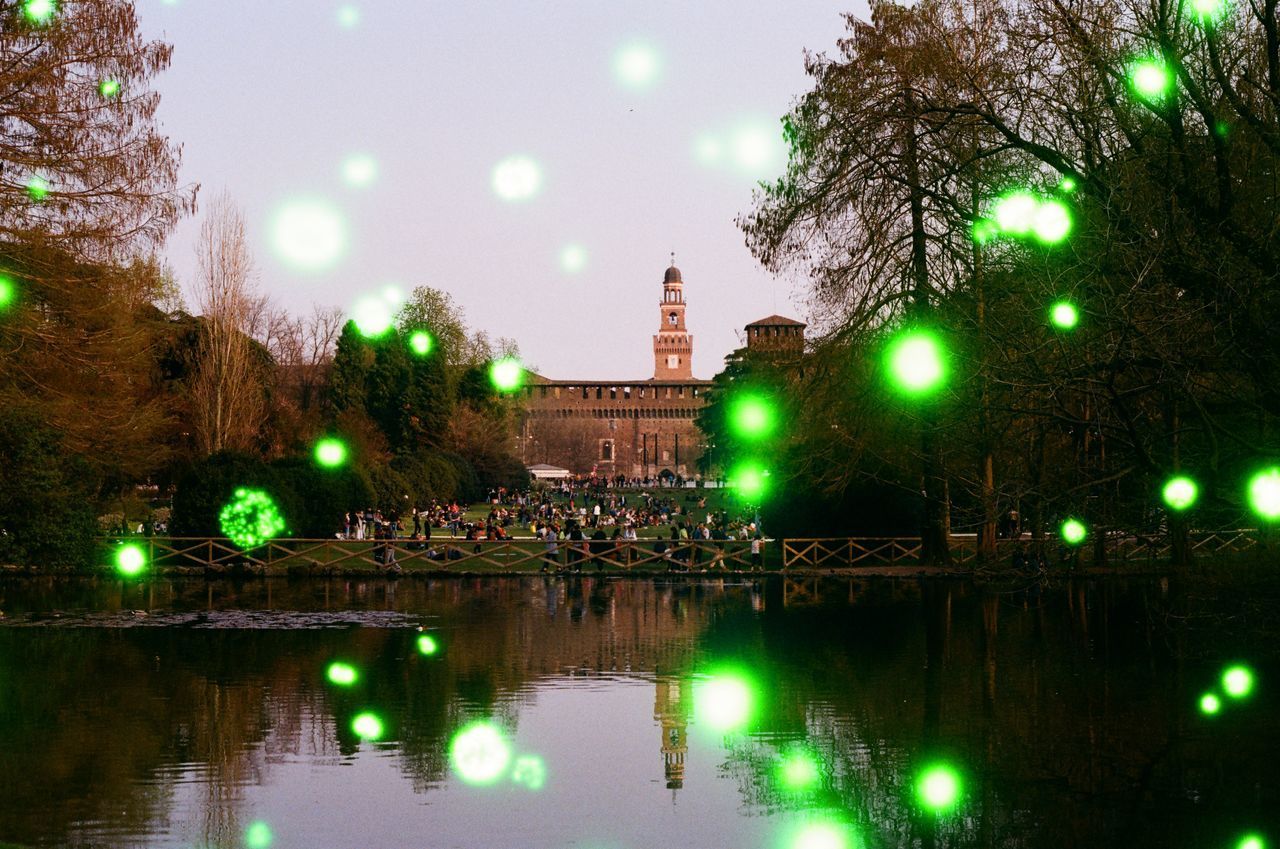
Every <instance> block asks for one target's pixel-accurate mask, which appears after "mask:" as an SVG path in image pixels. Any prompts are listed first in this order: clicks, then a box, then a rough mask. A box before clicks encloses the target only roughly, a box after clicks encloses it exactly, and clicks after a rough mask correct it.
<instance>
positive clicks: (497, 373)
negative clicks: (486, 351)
mask: <svg viewBox="0 0 1280 849" xmlns="http://www.w3.org/2000/svg"><path fill="white" fill-rule="evenodd" d="M489 381H490V382H491V383H492V384H493V387H494V389H497V390H498V391H499V392H515V391H516V390H517V389H519V388H520V386H521V384H523V383H524V366H523V365H522V364H521V363H520V361H519V360H517V359H516V358H515V357H503V358H502V359H500V360H494V361H493V363H492V364H491V365H490V366H489Z"/></svg>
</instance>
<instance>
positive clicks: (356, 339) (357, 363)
mask: <svg viewBox="0 0 1280 849" xmlns="http://www.w3.org/2000/svg"><path fill="white" fill-rule="evenodd" d="M372 365H373V350H372V349H371V348H370V346H369V344H368V343H367V342H366V341H365V339H364V336H362V335H361V333H360V330H359V328H357V327H356V323H355V322H354V321H348V322H347V323H346V324H345V325H343V327H342V333H341V334H340V335H339V336H338V341H337V344H336V346H335V348H334V354H333V368H332V369H331V370H330V373H329V400H330V403H331V404H332V405H333V409H334V410H335V411H336V412H339V413H341V412H343V411H345V410H364V406H365V397H366V394H367V392H368V382H369V369H370V367H371V366H372Z"/></svg>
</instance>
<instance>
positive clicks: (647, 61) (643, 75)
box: [613, 42, 661, 91]
mask: <svg viewBox="0 0 1280 849" xmlns="http://www.w3.org/2000/svg"><path fill="white" fill-rule="evenodd" d="M660 65H661V60H660V59H659V58H658V53H657V51H656V50H654V49H653V48H652V47H650V46H649V45H648V44H644V43H640V42H637V43H634V44H628V45H626V46H624V47H622V48H621V49H619V50H618V52H617V54H616V55H615V56H614V58H613V73H614V75H615V76H616V77H617V78H618V82H620V83H622V84H623V85H624V86H626V87H627V88H629V89H633V90H635V91H642V90H644V89H647V88H649V87H651V86H652V85H653V84H654V83H655V82H657V81H658V74H659V71H660Z"/></svg>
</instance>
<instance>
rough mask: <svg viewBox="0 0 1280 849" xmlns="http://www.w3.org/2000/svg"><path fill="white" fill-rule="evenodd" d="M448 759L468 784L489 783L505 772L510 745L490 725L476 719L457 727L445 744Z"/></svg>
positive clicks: (509, 754) (495, 728) (509, 760)
mask: <svg viewBox="0 0 1280 849" xmlns="http://www.w3.org/2000/svg"><path fill="white" fill-rule="evenodd" d="M449 762H450V763H451V764H452V765H453V769H454V771H455V772H456V773H457V774H458V777H459V778H461V779H462V780H463V781H465V782H466V783H468V784H475V785H481V786H483V785H486V784H492V783H494V782H495V781H497V780H498V779H499V778H501V777H502V776H503V775H505V774H506V771H507V764H509V763H510V762H511V745H510V744H509V743H508V742H507V738H506V737H505V736H504V735H503V733H502V732H501V731H499V730H498V729H497V727H495V726H494V725H492V724H490V723H488V722H476V723H473V724H472V725H468V726H467V727H466V728H464V729H462V730H461V731H459V732H458V733H457V734H456V735H455V736H454V738H453V743H452V744H451V745H450V746H449Z"/></svg>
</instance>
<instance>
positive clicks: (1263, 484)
mask: <svg viewBox="0 0 1280 849" xmlns="http://www.w3.org/2000/svg"><path fill="white" fill-rule="evenodd" d="M1249 506H1251V507H1252V508H1253V512H1255V513H1257V514H1258V515H1259V516H1260V517H1262V518H1263V519H1266V520H1267V521H1268V522H1274V521H1276V520H1277V519H1280V468H1278V467H1276V466H1272V467H1271V468H1269V469H1264V470H1263V471H1261V472H1258V473H1257V474H1256V475H1254V476H1253V479H1252V480H1250V481H1249Z"/></svg>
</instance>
